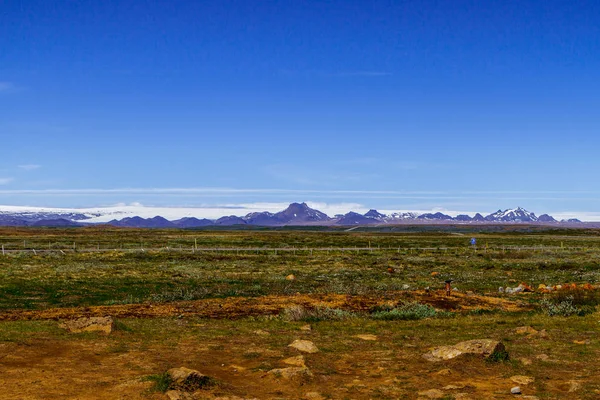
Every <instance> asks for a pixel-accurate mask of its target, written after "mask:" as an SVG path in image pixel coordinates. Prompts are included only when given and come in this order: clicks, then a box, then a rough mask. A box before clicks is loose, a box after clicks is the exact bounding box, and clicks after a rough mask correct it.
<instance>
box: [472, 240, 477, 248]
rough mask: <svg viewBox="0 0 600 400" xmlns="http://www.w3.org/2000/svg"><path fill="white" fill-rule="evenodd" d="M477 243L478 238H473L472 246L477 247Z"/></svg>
mask: <svg viewBox="0 0 600 400" xmlns="http://www.w3.org/2000/svg"><path fill="white" fill-rule="evenodd" d="M476 244H477V239H475V238H471V246H473V247H475V245H476Z"/></svg>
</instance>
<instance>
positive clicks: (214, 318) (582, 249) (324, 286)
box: [0, 227, 600, 399]
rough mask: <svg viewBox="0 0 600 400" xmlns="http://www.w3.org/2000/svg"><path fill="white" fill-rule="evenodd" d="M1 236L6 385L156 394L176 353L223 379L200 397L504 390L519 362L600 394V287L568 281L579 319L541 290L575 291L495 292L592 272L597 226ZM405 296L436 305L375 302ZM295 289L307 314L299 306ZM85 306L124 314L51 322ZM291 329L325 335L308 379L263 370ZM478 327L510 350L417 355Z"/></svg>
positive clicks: (560, 386)
mask: <svg viewBox="0 0 600 400" xmlns="http://www.w3.org/2000/svg"><path fill="white" fill-rule="evenodd" d="M471 237H476V238H477V240H478V246H477V248H473V247H471V246H469V239H470V238H471ZM0 244H2V245H3V246H4V250H5V254H4V255H3V256H0V310H1V311H0V320H3V322H0V383H2V385H3V387H4V388H5V389H4V390H5V397H4V398H14V399H26V398H30V399H36V398H47V399H59V398H60V399H63V398H73V399H75V398H77V399H96V398H106V399H115V398H131V399H137V398H140V399H143V398H156V399H162V398H165V397H164V396H165V395H164V394H162V393H160V392H153V391H152V385H153V383H152V379H151V378H149V377H156V376H160V374H162V373H163V372H164V371H166V370H167V369H168V368H171V367H178V366H187V367H190V368H194V369H198V370H200V371H202V372H203V373H205V374H207V375H209V376H211V377H214V378H215V380H216V382H218V384H217V385H216V386H215V387H213V388H211V389H209V390H206V391H205V392H203V393H201V394H197V396H200V395H202V396H204V397H206V398H215V397H219V396H234V395H236V396H241V397H243V398H254V397H255V398H260V399H263V398H265V399H266V398H269V399H271V398H273V399H275V398H286V399H299V398H303V397H306V396H307V393H310V392H318V393H319V395H320V396H322V397H323V398H333V399H357V398H365V399H366V398H381V399H397V398H407V399H412V398H420V397H423V398H425V397H424V396H423V395H421V396H420V395H419V392H423V391H426V390H428V389H437V390H441V391H442V392H443V396H444V397H443V398H446V399H452V398H457V399H458V398H472V399H496V398H497V399H503V398H510V397H511V396H513V395H511V394H510V388H511V387H512V386H516V385H517V384H516V383H514V382H513V381H511V379H510V378H511V377H513V376H515V375H526V376H529V377H532V378H534V381H533V382H532V383H530V384H527V385H521V388H522V389H523V392H524V394H525V395H531V396H537V397H538V398H540V399H563V398H564V399H595V398H599V397H600V381H599V380H598V373H597V371H599V370H600V337H599V336H598V331H599V328H600V315H599V313H598V312H597V309H595V307H596V305H597V303H598V301H599V298H600V297H599V296H597V295H596V294H595V293H592V294H586V295H585V296H581V295H579V294H578V293H575V295H576V296H577V298H576V299H575V303H576V304H575V306H577V307H580V308H581V309H582V310H585V312H582V313H581V314H582V315H581V316H577V315H575V316H570V317H562V316H553V317H550V316H548V315H547V314H546V313H544V312H543V310H542V308H541V307H540V304H541V302H542V301H543V299H544V298H546V300H549V301H554V302H558V301H563V300H564V299H565V295H564V294H563V295H561V296H562V297H560V298H559V297H557V295H556V294H541V293H531V294H528V293H527V294H518V295H510V296H509V295H499V294H498V287H500V286H502V287H506V286H511V287H514V286H517V285H518V284H519V283H520V282H525V283H527V284H529V285H531V286H532V287H534V288H536V287H537V286H538V285H539V284H542V283H543V284H546V285H556V284H565V283H576V284H577V285H579V286H581V285H583V284H586V283H590V284H593V285H597V284H598V283H599V282H600V232H598V231H594V230H548V229H540V228H532V227H500V228H489V227H487V228H485V230H483V228H482V229H473V228H471V229H468V228H464V227H440V228H439V229H438V228H435V227H400V228H393V229H391V230H390V229H385V230H377V229H357V230H354V231H351V232H344V231H343V230H336V231H328V230H317V229H315V230H312V231H310V230H255V231H248V230H237V231H224V230H203V231H181V230H135V229H110V228H84V229H16V228H3V229H1V230H0ZM34 250H35V252H34ZM390 267H391V268H392V269H393V272H389V271H390V270H389V268H390ZM288 275H294V277H295V279H294V280H288V279H286V277H287V276H288ZM447 279H452V280H453V281H454V282H453V283H452V285H453V287H456V289H458V292H457V293H455V294H453V295H452V296H451V297H450V298H446V297H445V296H444V295H443V294H442V293H440V292H437V290H440V289H442V288H443V285H444V281H445V280H447ZM426 288H428V289H429V290H427V291H426V290H425V289H426ZM411 302H418V303H420V304H430V305H432V306H433V307H435V308H436V309H437V312H436V314H435V315H432V314H427V313H426V314H423V315H424V316H427V318H423V319H419V318H402V319H396V320H394V319H386V318H375V317H374V316H375V315H376V313H377V312H381V311H385V310H386V308H385V307H395V306H398V305H399V304H406V303H411ZM584 303H585V304H584ZM298 304H300V305H302V306H303V307H305V309H306V310H308V311H309V312H308V313H307V314H306V315H305V316H304V317H303V316H300V317H298V318H290V316H289V313H290V310H291V309H293V307H294V306H295V305H298ZM318 309H322V310H325V311H323V312H321V313H320V314H319V313H318V312H315V310H318ZM332 310H333V311H332ZM286 313H287V314H286ZM77 315H112V316H114V317H116V318H117V319H118V328H119V329H118V330H117V331H116V332H115V333H113V334H112V335H110V336H101V335H96V334H77V335H73V334H67V333H65V332H64V331H62V330H61V329H59V328H58V326H57V323H56V322H55V321H54V319H57V318H65V316H77ZM379 315H380V314H379ZM307 323H309V324H310V325H311V328H312V329H311V330H309V331H305V330H301V329H300V328H301V327H302V326H304V325H305V324H307ZM519 326H532V327H533V328H534V329H536V330H537V331H540V332H542V331H544V330H545V333H544V334H540V335H532V336H526V335H522V334H518V333H516V332H515V328H516V327H519ZM360 334H372V335H375V336H376V340H363V339H360V338H357V336H356V335H360ZM298 338H301V339H307V340H311V341H313V342H314V343H315V344H316V345H317V347H319V349H320V352H319V353H316V354H309V355H306V356H305V358H306V364H307V366H308V367H309V368H310V370H311V373H312V376H304V377H302V378H294V379H291V380H286V379H284V378H282V377H279V376H273V375H272V374H269V373H268V371H269V370H271V369H274V368H282V367H284V366H285V365H284V364H282V359H284V358H286V357H290V356H295V355H297V354H299V353H297V352H296V351H295V350H293V349H291V348H289V347H288V346H287V345H288V344H289V343H291V342H292V341H293V340H295V339H298ZM474 338H492V339H497V340H502V341H503V342H504V343H505V345H506V347H507V349H508V351H509V354H510V360H509V361H506V362H498V363H490V362H486V361H484V360H481V359H479V358H473V357H471V358H469V357H467V358H460V359H455V360H449V361H444V362H441V363H431V362H428V361H425V360H424V359H423V358H422V354H423V353H425V352H427V351H428V350H429V349H430V348H432V347H434V346H439V345H448V344H454V343H456V342H458V341H461V340H467V339H474ZM446 369H448V370H450V373H449V374H448V375H443V374H437V373H438V372H439V371H442V370H446ZM448 385H452V386H454V387H455V388H454V389H452V388H448ZM444 387H446V389H444ZM309 396H310V395H309ZM204 397H202V398H204ZM440 398H442V397H440Z"/></svg>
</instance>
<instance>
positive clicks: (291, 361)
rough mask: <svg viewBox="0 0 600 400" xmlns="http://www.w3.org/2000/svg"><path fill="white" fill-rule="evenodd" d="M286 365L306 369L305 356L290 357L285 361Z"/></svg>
mask: <svg viewBox="0 0 600 400" xmlns="http://www.w3.org/2000/svg"><path fill="white" fill-rule="evenodd" d="M283 363H284V364H287V365H293V366H294V367H306V364H305V362H304V356H296V357H290V358H286V359H285V360H283Z"/></svg>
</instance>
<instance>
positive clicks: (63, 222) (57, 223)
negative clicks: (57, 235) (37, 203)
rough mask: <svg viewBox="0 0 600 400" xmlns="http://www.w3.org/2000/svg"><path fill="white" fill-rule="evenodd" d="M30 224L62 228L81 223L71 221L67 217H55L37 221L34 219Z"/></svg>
mask: <svg viewBox="0 0 600 400" xmlns="http://www.w3.org/2000/svg"><path fill="white" fill-rule="evenodd" d="M31 226H45V227H53V228H63V227H75V226H81V224H79V223H77V222H74V221H71V220H68V219H64V218H56V219H42V220H39V221H35V222H33V223H32V224H31Z"/></svg>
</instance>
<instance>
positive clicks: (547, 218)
mask: <svg viewBox="0 0 600 400" xmlns="http://www.w3.org/2000/svg"><path fill="white" fill-rule="evenodd" d="M538 221H539V222H556V220H555V219H554V217H552V216H551V215H548V214H542V215H540V216H539V217H538Z"/></svg>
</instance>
